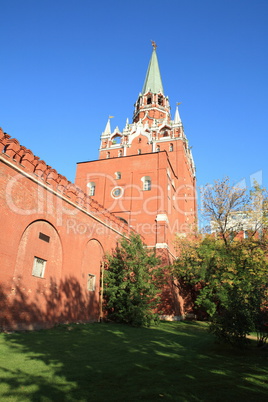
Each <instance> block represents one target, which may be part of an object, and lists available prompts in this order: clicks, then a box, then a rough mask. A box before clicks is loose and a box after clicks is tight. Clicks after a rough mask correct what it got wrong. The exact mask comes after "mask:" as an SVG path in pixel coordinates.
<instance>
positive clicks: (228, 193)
mask: <svg viewBox="0 0 268 402" xmlns="http://www.w3.org/2000/svg"><path fill="white" fill-rule="evenodd" d="M247 203H248V197H247V195H246V189H244V188H241V187H238V186H232V185H231V184H230V180H229V178H228V177H225V178H224V179H223V180H216V181H215V182H214V185H213V186H211V185H207V186H206V187H205V188H204V190H203V191H202V214H203V216H204V217H205V218H207V219H209V221H210V224H211V226H212V229H213V230H215V231H217V232H218V233H220V235H221V237H222V239H223V241H224V242H225V245H227V244H228V240H229V236H230V233H232V232H233V231H234V230H237V227H238V221H237V219H236V218H235V214H236V213H239V214H240V213H241V212H243V211H244V210H245V208H246V205H247Z"/></svg>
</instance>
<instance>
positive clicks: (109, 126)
mask: <svg viewBox="0 0 268 402" xmlns="http://www.w3.org/2000/svg"><path fill="white" fill-rule="evenodd" d="M103 134H106V135H108V134H111V124H110V117H109V118H108V121H107V124H106V127H105V130H104V132H103Z"/></svg>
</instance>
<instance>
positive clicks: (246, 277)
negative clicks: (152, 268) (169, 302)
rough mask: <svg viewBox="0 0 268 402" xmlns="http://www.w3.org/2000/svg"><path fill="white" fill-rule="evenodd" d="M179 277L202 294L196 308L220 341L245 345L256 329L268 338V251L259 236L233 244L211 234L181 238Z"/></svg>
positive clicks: (259, 334) (198, 293)
mask: <svg viewBox="0 0 268 402" xmlns="http://www.w3.org/2000/svg"><path fill="white" fill-rule="evenodd" d="M178 246H179V249H180V258H179V259H178V260H177V261H176V263H175V265H174V273H175V275H176V276H177V277H178V278H180V279H183V281H184V282H185V283H187V284H189V283H190V284H191V285H192V286H194V287H195V289H196V291H197V298H196V306H198V307H199V308H201V311H204V312H205V313H206V314H207V315H208V317H209V319H210V320H211V326H210V329H211V331H212V332H213V333H214V334H215V335H216V336H217V337H218V338H220V339H222V340H225V341H228V342H230V343H234V344H243V343H245V342H246V341H247V339H246V336H247V335H248V334H249V333H250V332H252V331H256V332H257V333H258V338H259V341H260V342H264V341H265V339H266V337H267V330H268V320H267V311H268V310H267V308H268V293H267V286H268V276H267V274H268V258H267V253H268V249H267V247H266V246H265V247H264V245H263V242H262V243H260V241H259V240H256V239H254V238H253V237H251V238H249V239H244V240H239V241H233V242H230V244H229V246H228V247H226V245H225V242H224V241H223V240H221V239H215V238H214V237H211V236H205V237H204V238H202V237H198V238H196V239H195V240H193V239H192V240H190V241H188V240H185V239H184V240H179V242H178ZM266 324H267V326H266Z"/></svg>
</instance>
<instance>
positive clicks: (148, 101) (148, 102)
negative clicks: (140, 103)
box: [147, 96, 152, 105]
mask: <svg viewBox="0 0 268 402" xmlns="http://www.w3.org/2000/svg"><path fill="white" fill-rule="evenodd" d="M151 103H152V98H151V97H150V96H149V97H148V98H147V105H150V104H151Z"/></svg>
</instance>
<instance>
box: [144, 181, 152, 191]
mask: <svg viewBox="0 0 268 402" xmlns="http://www.w3.org/2000/svg"><path fill="white" fill-rule="evenodd" d="M143 190H145V191H150V190H151V180H145V181H144V187H143Z"/></svg>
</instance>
